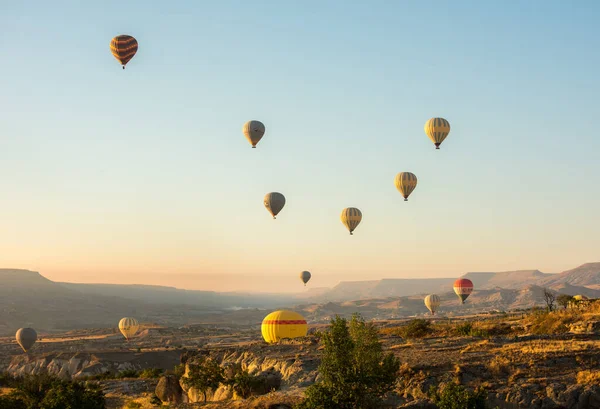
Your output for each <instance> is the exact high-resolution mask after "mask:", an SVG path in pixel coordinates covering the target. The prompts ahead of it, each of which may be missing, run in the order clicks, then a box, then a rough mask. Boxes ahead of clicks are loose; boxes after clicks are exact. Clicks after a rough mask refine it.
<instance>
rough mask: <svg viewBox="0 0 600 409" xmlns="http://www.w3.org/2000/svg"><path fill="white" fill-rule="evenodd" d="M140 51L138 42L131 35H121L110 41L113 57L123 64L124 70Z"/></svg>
mask: <svg viewBox="0 0 600 409" xmlns="http://www.w3.org/2000/svg"><path fill="white" fill-rule="evenodd" d="M137 50H138V42H137V40H136V39H135V38H133V37H132V36H129V35H125V34H122V35H119V36H116V37H115V38H113V39H112V40H111V41H110V51H111V52H112V55H113V56H114V57H115V58H116V59H117V60H118V61H119V62H120V63H121V65H122V66H123V68H125V66H126V65H127V63H128V62H129V61H130V60H131V59H132V58H133V56H134V55H135V53H137Z"/></svg>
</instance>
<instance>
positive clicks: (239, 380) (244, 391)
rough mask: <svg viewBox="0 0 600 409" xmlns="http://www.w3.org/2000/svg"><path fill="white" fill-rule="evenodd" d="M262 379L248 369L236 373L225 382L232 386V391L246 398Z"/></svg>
mask: <svg viewBox="0 0 600 409" xmlns="http://www.w3.org/2000/svg"><path fill="white" fill-rule="evenodd" d="M261 382H262V380H261V379H260V378H259V377H257V376H254V375H251V374H250V373H249V372H248V371H241V372H238V373H236V374H235V375H234V376H233V378H232V379H230V380H228V381H227V383H228V384H229V385H230V386H231V387H232V388H233V391H234V392H235V393H236V394H237V395H238V396H241V397H242V398H243V399H248V398H249V397H250V395H251V394H252V391H253V390H254V389H255V388H257V387H258V386H260V384H261Z"/></svg>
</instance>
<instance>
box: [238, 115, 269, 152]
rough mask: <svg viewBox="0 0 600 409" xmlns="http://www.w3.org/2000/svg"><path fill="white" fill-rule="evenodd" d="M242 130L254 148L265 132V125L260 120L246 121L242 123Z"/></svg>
mask: <svg viewBox="0 0 600 409" xmlns="http://www.w3.org/2000/svg"><path fill="white" fill-rule="evenodd" d="M242 132H243V133H244V136H245V137H246V139H247V140H248V142H250V144H251V145H252V147H253V148H256V144H257V143H258V141H260V140H261V139H262V137H263V135H264V134H265V125H264V124H263V123H262V122H260V121H248V122H246V123H245V124H244V126H243V128H242Z"/></svg>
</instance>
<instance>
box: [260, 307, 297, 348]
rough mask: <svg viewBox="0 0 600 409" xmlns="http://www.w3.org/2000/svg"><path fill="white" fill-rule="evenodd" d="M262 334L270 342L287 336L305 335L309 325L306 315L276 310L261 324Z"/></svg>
mask: <svg viewBox="0 0 600 409" xmlns="http://www.w3.org/2000/svg"><path fill="white" fill-rule="evenodd" d="M261 332H262V336H263V338H264V339H265V341H266V342H267V343H269V344H272V343H274V342H278V341H279V340H281V339H285V338H300V337H305V336H306V333H307V332H308V325H307V324H306V320H305V319H304V317H303V316H302V315H300V314H298V313H297V312H294V311H287V310H281V311H275V312H272V313H270V314H269V315H267V316H266V317H265V319H264V320H263V322H262V325H261Z"/></svg>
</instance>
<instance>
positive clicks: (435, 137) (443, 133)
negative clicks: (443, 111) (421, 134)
mask: <svg viewBox="0 0 600 409" xmlns="http://www.w3.org/2000/svg"><path fill="white" fill-rule="evenodd" d="M425 133H426V134H427V136H428V137H429V139H431V142H433V143H434V144H435V149H440V145H441V144H442V142H444V139H446V137H447V136H448V134H449V133H450V122H448V121H446V120H445V119H444V118H431V119H430V120H429V121H427V122H426V123H425Z"/></svg>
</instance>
